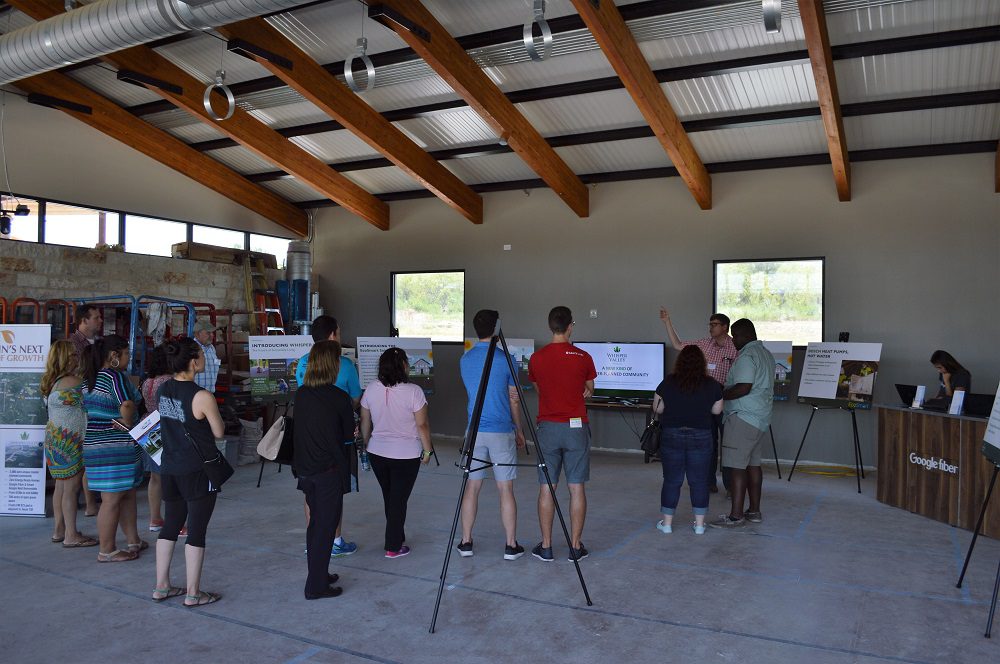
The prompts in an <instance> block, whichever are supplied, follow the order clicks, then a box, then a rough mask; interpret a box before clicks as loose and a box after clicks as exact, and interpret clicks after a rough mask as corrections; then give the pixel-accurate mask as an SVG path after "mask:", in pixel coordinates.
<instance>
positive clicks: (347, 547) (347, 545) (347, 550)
mask: <svg viewBox="0 0 1000 664" xmlns="http://www.w3.org/2000/svg"><path fill="white" fill-rule="evenodd" d="M357 550H358V545H357V544H355V543H354V542H348V541H347V540H344V543H343V544H337V543H336V542H334V543H333V549H332V550H331V551H330V557H331V558H339V557H340V556H349V555H351V554H352V553H354V552H355V551H357Z"/></svg>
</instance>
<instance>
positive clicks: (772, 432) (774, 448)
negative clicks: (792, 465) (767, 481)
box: [767, 424, 792, 480]
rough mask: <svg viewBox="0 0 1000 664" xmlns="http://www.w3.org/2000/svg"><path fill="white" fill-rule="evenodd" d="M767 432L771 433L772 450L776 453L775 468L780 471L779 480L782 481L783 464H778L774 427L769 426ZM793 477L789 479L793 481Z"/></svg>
mask: <svg viewBox="0 0 1000 664" xmlns="http://www.w3.org/2000/svg"><path fill="white" fill-rule="evenodd" d="M767 430H768V431H769V432H770V433H771V450H772V451H773V452H774V467H775V468H777V469H778V479H779V480H780V479H781V464H780V463H778V446H777V445H775V444H774V427H772V426H771V425H770V424H768V425H767ZM791 477H792V476H791V475H789V476H788V479H791Z"/></svg>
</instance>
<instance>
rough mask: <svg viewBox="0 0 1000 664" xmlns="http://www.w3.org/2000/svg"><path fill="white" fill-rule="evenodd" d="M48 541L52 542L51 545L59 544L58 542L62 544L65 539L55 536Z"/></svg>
mask: <svg viewBox="0 0 1000 664" xmlns="http://www.w3.org/2000/svg"><path fill="white" fill-rule="evenodd" d="M50 539H51V540H52V543H53V544H59V542H62V541H63V540H64V539H66V538H65V537H56V536H55V535H53V536H52V537H51V538H50Z"/></svg>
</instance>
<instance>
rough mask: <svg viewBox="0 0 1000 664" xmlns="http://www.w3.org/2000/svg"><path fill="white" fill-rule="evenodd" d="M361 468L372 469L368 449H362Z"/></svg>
mask: <svg viewBox="0 0 1000 664" xmlns="http://www.w3.org/2000/svg"><path fill="white" fill-rule="evenodd" d="M361 469H362V470H371V469H372V465H371V464H370V463H368V450H361Z"/></svg>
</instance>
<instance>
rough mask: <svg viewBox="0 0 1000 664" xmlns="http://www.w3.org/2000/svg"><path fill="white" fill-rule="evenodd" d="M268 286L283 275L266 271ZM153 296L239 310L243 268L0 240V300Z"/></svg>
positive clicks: (9, 301)
mask: <svg viewBox="0 0 1000 664" xmlns="http://www.w3.org/2000/svg"><path fill="white" fill-rule="evenodd" d="M267 277H268V282H269V283H274V281H275V280H276V279H281V278H283V277H284V272H283V271H281V270H268V275H267ZM120 294H129V295H133V296H136V297H138V296H140V295H154V296H158V297H168V298H172V299H177V300H182V301H186V302H205V303H210V304H213V305H215V307H216V308H217V309H235V310H245V309H246V304H245V299H244V298H245V296H244V285H243V268H242V266H239V265H226V264H223V263H209V262H204V261H195V260H187V259H181V258H164V257H160V256H145V255H140V254H126V253H119V252H113V251H100V250H95V249H79V248H75V247H62V246H57V245H42V244H35V243H31V242H18V241H14V240H0V296H3V297H5V298H6V299H7V302H8V304H9V303H11V302H12V301H13V300H14V299H15V298H18V297H33V298H35V299H37V300H48V299H55V298H62V299H69V298H89V297H98V296H102V295H120Z"/></svg>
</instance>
